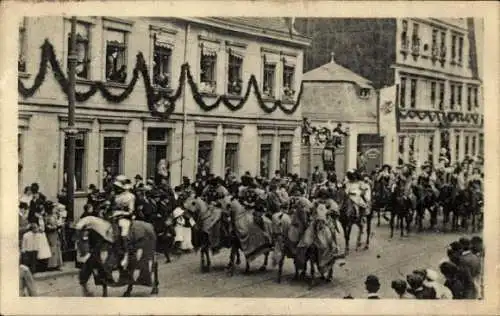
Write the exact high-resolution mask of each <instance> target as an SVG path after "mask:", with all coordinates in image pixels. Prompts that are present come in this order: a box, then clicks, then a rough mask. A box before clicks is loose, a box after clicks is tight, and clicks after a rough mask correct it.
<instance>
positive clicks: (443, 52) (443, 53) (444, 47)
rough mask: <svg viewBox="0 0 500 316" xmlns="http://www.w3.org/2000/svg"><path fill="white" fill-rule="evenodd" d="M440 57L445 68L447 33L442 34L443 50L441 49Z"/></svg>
mask: <svg viewBox="0 0 500 316" xmlns="http://www.w3.org/2000/svg"><path fill="white" fill-rule="evenodd" d="M439 57H440V59H441V67H444V62H445V59H446V32H444V31H443V32H441V48H440V49H439Z"/></svg>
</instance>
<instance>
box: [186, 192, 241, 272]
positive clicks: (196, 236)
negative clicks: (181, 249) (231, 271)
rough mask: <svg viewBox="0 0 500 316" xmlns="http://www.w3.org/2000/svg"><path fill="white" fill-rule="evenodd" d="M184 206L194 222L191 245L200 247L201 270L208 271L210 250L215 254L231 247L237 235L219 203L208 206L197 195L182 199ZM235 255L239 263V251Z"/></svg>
mask: <svg viewBox="0 0 500 316" xmlns="http://www.w3.org/2000/svg"><path fill="white" fill-rule="evenodd" d="M218 204H219V203H218ZM184 208H185V209H186V210H188V211H189V212H190V214H191V215H192V216H193V219H194V220H195V222H196V224H195V226H194V227H193V231H192V234H193V239H192V240H193V245H194V246H195V247H196V248H199V249H200V265H201V272H210V266H211V260H210V250H212V252H213V253H214V254H215V253H217V252H218V251H219V250H220V249H221V248H232V247H233V244H234V243H236V242H237V237H236V236H235V235H234V234H233V233H232V231H231V227H230V223H229V220H228V214H225V213H224V210H222V206H221V205H217V206H216V207H209V206H208V205H207V204H206V203H205V201H204V200H202V199H201V198H199V197H198V198H194V197H189V198H187V199H186V201H184ZM236 255H237V260H236V264H240V255H239V252H238V253H237V254H236ZM228 267H229V265H228Z"/></svg>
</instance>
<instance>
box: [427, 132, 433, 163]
mask: <svg viewBox="0 0 500 316" xmlns="http://www.w3.org/2000/svg"><path fill="white" fill-rule="evenodd" d="M427 153H428V154H427V161H429V162H430V163H433V161H434V135H429V144H428V147H427Z"/></svg>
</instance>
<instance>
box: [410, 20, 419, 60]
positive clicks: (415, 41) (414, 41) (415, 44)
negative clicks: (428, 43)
mask: <svg viewBox="0 0 500 316" xmlns="http://www.w3.org/2000/svg"><path fill="white" fill-rule="evenodd" d="M418 30H419V25H418V24H417V23H413V34H412V36H411V49H412V52H413V54H418V52H419V50H420V37H419V36H418Z"/></svg>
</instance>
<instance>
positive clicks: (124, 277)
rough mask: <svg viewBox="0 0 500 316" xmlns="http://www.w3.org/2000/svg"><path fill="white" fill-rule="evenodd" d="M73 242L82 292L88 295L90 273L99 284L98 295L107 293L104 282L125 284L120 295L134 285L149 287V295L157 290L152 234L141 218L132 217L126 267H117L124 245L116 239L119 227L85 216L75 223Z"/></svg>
mask: <svg viewBox="0 0 500 316" xmlns="http://www.w3.org/2000/svg"><path fill="white" fill-rule="evenodd" d="M75 230H76V232H77V234H76V239H77V240H76V244H77V250H78V255H79V258H80V259H81V260H80V261H81V262H82V267H81V270H80V273H79V281H80V285H81V286H82V290H83V293H84V295H85V296H92V295H93V294H92V292H90V291H89V290H88V288H87V282H88V280H89V278H90V276H91V275H94V280H95V283H96V285H101V286H102V289H103V291H102V296H103V297H107V296H108V286H111V287H121V286H125V285H127V290H126V291H125V292H124V293H123V296H124V297H128V296H130V294H131V292H132V289H133V286H134V285H143V286H148V287H152V290H151V295H155V294H158V285H159V281H158V263H157V261H156V256H155V247H156V235H155V232H154V229H153V226H152V225H151V224H149V223H146V222H143V221H137V220H136V221H132V223H131V226H130V234H129V238H130V246H131V247H130V248H131V249H129V250H130V253H129V264H128V265H127V267H125V268H122V267H119V263H120V257H121V255H122V254H123V251H124V249H120V247H119V246H118V243H117V240H118V238H119V228H118V226H117V225H116V224H115V223H110V222H108V221H106V220H104V219H102V218H99V217H95V216H87V217H85V218H82V219H80V220H79V221H78V222H77V223H76V224H75Z"/></svg>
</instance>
